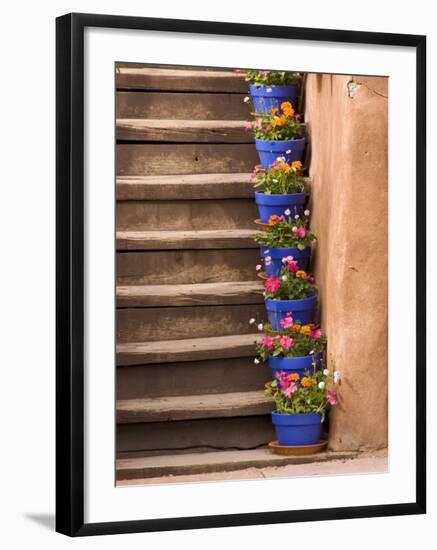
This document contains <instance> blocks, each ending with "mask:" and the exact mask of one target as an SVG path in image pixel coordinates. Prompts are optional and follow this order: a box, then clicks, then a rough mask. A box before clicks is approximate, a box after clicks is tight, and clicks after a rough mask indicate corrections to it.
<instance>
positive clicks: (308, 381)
mask: <svg viewBox="0 0 437 550" xmlns="http://www.w3.org/2000/svg"><path fill="white" fill-rule="evenodd" d="M300 383H301V384H302V386H303V387H304V388H311V386H314V385H315V384H317V380H316V379H315V378H308V377H307V376H304V377H303V378H302V380H301V381H300Z"/></svg>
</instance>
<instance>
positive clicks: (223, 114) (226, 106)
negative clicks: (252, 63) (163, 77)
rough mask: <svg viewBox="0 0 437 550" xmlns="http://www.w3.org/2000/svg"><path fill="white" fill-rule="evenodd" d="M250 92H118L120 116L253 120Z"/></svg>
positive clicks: (117, 115)
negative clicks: (248, 93)
mask: <svg viewBox="0 0 437 550" xmlns="http://www.w3.org/2000/svg"><path fill="white" fill-rule="evenodd" d="M245 96H246V94H239V93H238V94H226V93H223V94H216V93H215V94H209V93H192V92H185V93H178V92H172V93H166V92H117V93H116V117H117V118H160V119H186V120H187V119H188V120H249V118H250V110H251V109H250V105H249V104H248V103H245V102H244V98H245Z"/></svg>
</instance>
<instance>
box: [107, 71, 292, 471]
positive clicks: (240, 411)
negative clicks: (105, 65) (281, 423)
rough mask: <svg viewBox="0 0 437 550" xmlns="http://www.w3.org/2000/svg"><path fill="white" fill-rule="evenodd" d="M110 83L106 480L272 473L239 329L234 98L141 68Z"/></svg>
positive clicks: (258, 374) (240, 142)
mask: <svg viewBox="0 0 437 550" xmlns="http://www.w3.org/2000/svg"><path fill="white" fill-rule="evenodd" d="M116 83H117V104H116V119H117V120H116V127H117V182H116V196H117V236H116V242H117V259H116V261H117V265H116V272H117V331H116V332H117V479H118V480H126V479H136V478H145V477H156V476H158V475H162V473H163V472H164V473H165V475H177V474H178V473H181V472H183V473H201V472H207V471H208V472H209V471H224V470H236V469H239V468H244V467H247V465H248V464H250V465H257V466H262V465H266V464H269V463H275V462H274V461H275V457H273V456H272V455H271V454H270V453H269V452H268V450H264V448H265V445H266V444H267V443H268V442H269V441H271V440H272V439H274V431H273V428H272V425H271V421H270V415H269V413H270V411H271V410H272V404H271V403H270V402H269V401H268V400H267V399H266V398H265V397H264V395H263V391H262V388H263V384H264V383H265V382H266V381H267V380H269V377H270V369H268V367H266V366H264V367H262V366H260V365H254V364H253V356H254V345H253V343H254V341H255V338H256V337H257V335H256V334H255V333H254V330H253V328H252V327H250V326H249V324H248V320H249V318H251V317H257V316H258V318H259V319H263V318H264V316H265V310H264V307H263V299H262V285H261V282H260V280H259V279H257V277H256V276H255V269H254V267H255V265H256V264H257V263H258V260H259V251H258V247H257V245H256V244H255V242H254V241H253V235H254V229H253V228H254V224H253V220H254V219H255V218H256V217H257V212H256V207H255V203H254V200H253V190H252V185H251V183H250V180H249V178H250V172H251V171H252V169H253V166H254V165H255V164H257V163H258V157H257V153H256V150H255V147H254V145H253V139H252V135H251V134H250V133H247V132H246V130H245V125H246V122H245V121H246V120H248V119H249V107H248V106H247V105H246V104H245V103H244V102H243V98H244V97H245V95H246V94H247V84H246V83H245V82H244V79H243V78H242V77H240V76H237V75H235V74H234V73H232V72H229V71H218V70H204V69H199V70H192V69H190V70H184V69H180V68H179V69H176V68H175V69H173V68H142V67H132V68H119V69H118V73H117V77H116ZM260 388H261V389H260ZM260 449H261V450H260ZM200 453H201V454H200ZM157 455H159V456H157ZM282 460H283V459H282ZM276 461H277V457H276Z"/></svg>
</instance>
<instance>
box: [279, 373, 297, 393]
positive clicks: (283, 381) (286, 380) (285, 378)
mask: <svg viewBox="0 0 437 550" xmlns="http://www.w3.org/2000/svg"><path fill="white" fill-rule="evenodd" d="M276 378H277V379H278V381H279V386H280V387H281V388H282V389H284V388H288V386H289V385H290V384H291V383H293V381H292V380H291V376H290V375H289V374H288V373H287V372H285V371H281V372H278V373H277V374H276Z"/></svg>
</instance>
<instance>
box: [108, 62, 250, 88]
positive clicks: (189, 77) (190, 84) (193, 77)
mask: <svg viewBox="0 0 437 550" xmlns="http://www.w3.org/2000/svg"><path fill="white" fill-rule="evenodd" d="M116 87H117V89H119V90H161V91H165V90H172V91H195V92H238V93H247V91H248V88H249V85H248V83H247V82H245V80H244V77H243V76H242V75H239V74H237V73H235V72H233V71H218V70H196V69H173V68H172V69H166V68H157V67H120V68H118V70H117V73H116Z"/></svg>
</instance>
